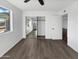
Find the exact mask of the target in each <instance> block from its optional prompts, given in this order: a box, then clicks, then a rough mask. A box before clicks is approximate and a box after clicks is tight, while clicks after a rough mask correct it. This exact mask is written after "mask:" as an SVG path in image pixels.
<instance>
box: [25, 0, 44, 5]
mask: <svg viewBox="0 0 79 59" xmlns="http://www.w3.org/2000/svg"><path fill="white" fill-rule="evenodd" d="M29 1H30V0H25V1H24V2H25V3H27V2H29ZM38 1H39V3H40V4H41V5H44V0H38Z"/></svg>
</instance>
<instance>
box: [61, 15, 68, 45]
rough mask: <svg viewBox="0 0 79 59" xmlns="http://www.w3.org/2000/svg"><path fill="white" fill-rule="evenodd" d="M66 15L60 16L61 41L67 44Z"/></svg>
mask: <svg viewBox="0 0 79 59" xmlns="http://www.w3.org/2000/svg"><path fill="white" fill-rule="evenodd" d="M67 33H68V14H64V15H62V39H63V41H64V42H65V43H66V44H67Z"/></svg>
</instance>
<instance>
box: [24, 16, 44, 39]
mask: <svg viewBox="0 0 79 59" xmlns="http://www.w3.org/2000/svg"><path fill="white" fill-rule="evenodd" d="M25 32H26V36H29V35H32V36H31V37H34V38H37V39H45V17H44V16H36V17H35V16H34V17H32V16H27V17H26V25H25Z"/></svg>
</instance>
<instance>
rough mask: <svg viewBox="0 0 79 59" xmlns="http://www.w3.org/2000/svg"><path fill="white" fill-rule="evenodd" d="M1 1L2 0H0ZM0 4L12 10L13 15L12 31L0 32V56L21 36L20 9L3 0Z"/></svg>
mask: <svg viewBox="0 0 79 59" xmlns="http://www.w3.org/2000/svg"><path fill="white" fill-rule="evenodd" d="M1 1H2V0H1ZM1 1H0V6H4V7H6V8H9V9H11V10H12V12H13V13H12V16H13V18H12V19H13V31H12V32H6V33H0V57H1V56H2V55H4V54H5V53H6V52H7V51H9V50H10V49H11V48H12V47H13V46H14V45H15V44H16V43H17V42H19V41H20V40H21V39H22V37H23V33H22V11H21V10H19V9H18V8H16V7H15V6H13V5H11V4H10V3H8V2H6V1H5V0H4V1H2V2H1Z"/></svg>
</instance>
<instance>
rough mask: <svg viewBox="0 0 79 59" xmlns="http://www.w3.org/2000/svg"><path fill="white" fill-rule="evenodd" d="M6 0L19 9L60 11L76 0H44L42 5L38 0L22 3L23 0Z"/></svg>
mask: <svg viewBox="0 0 79 59" xmlns="http://www.w3.org/2000/svg"><path fill="white" fill-rule="evenodd" d="M7 1H8V2H10V3H11V4H13V5H15V6H16V7H18V8H20V9H21V10H31V11H32V10H52V11H60V10H62V9H64V8H66V7H67V6H68V5H70V4H71V3H73V2H74V1H77V0H44V1H45V5H44V6H41V5H40V4H39V2H38V0H31V1H30V2H28V3H24V0H7Z"/></svg>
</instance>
